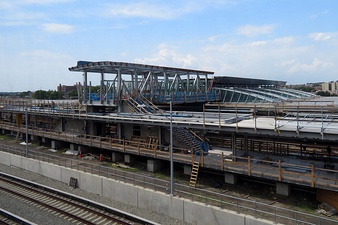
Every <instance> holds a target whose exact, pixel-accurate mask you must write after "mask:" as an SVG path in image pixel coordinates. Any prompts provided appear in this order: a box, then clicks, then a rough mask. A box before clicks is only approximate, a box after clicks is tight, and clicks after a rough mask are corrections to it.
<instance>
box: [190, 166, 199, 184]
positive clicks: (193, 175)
mask: <svg viewBox="0 0 338 225" xmlns="http://www.w3.org/2000/svg"><path fill="white" fill-rule="evenodd" d="M199 168H200V162H198V161H194V163H193V165H192V169H191V175H190V182H189V185H190V186H192V187H196V184H197V176H198V170H199Z"/></svg>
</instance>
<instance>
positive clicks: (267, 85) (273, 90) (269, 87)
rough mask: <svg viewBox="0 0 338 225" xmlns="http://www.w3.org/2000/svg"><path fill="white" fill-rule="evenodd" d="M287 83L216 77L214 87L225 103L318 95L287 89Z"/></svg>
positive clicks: (278, 100) (269, 101)
mask: <svg viewBox="0 0 338 225" xmlns="http://www.w3.org/2000/svg"><path fill="white" fill-rule="evenodd" d="M285 85H286V82H285V81H274V80H263V79H253V78H240V77H214V87H213V89H214V90H215V91H216V92H217V93H220V95H221V99H220V101H221V102H223V103H274V102H282V101H288V100H292V99H306V98H311V97H314V96H316V95H314V94H312V93H308V92H304V91H299V90H294V89H286V88H284V87H285Z"/></svg>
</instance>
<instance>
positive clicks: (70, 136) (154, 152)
mask: <svg viewBox="0 0 338 225" xmlns="http://www.w3.org/2000/svg"><path fill="white" fill-rule="evenodd" d="M0 128H2V129H7V130H11V131H16V132H21V133H25V132H26V129H25V127H22V126H21V127H18V126H16V125H13V124H10V123H4V122H0ZM28 133H29V134H30V135H35V136H39V137H45V138H49V139H53V140H59V141H64V142H70V143H74V144H81V145H86V146H90V147H96V148H101V149H107V150H114V151H119V152H123V153H130V154H135V155H142V156H147V157H153V158H158V159H164V160H170V153H169V151H165V149H167V150H169V146H163V145H156V146H155V145H154V144H149V143H145V142H140V141H132V140H125V139H116V138H112V137H101V136H94V135H86V134H74V133H63V132H56V131H52V130H48V129H41V128H32V127H29V128H28ZM173 150H174V153H173V154H174V161H175V162H180V163H186V164H193V162H194V160H195V159H196V158H197V157H198V160H199V162H200V163H201V166H202V167H206V168H211V169H217V170H222V171H227V172H233V173H236V174H244V175H248V176H254V177H261V178H269V179H272V180H275V181H281V182H289V183H294V184H299V185H303V186H308V187H316V188H325V189H330V190H336V189H337V188H338V180H337V177H338V171H337V170H333V169H325V168H323V167H324V163H323V165H319V164H318V163H317V164H311V165H308V166H304V165H301V164H295V163H287V162H282V161H281V160H279V161H278V160H277V161H272V160H262V159H258V158H252V157H250V156H248V157H239V156H225V155H224V154H223V152H222V153H221V154H220V156H221V157H219V158H217V160H215V159H214V158H213V157H206V156H204V154H202V155H195V154H194V151H192V149H186V148H179V147H174V148H173Z"/></svg>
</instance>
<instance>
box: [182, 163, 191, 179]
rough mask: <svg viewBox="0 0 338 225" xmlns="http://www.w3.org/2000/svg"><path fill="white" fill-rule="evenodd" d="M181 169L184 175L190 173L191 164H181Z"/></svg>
mask: <svg viewBox="0 0 338 225" xmlns="http://www.w3.org/2000/svg"><path fill="white" fill-rule="evenodd" d="M183 169H184V174H185V175H189V176H190V175H191V172H192V166H189V165H184V166H183Z"/></svg>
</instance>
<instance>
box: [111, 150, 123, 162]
mask: <svg viewBox="0 0 338 225" xmlns="http://www.w3.org/2000/svg"><path fill="white" fill-rule="evenodd" d="M111 159H112V162H121V161H123V153H121V152H112V153H111Z"/></svg>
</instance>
